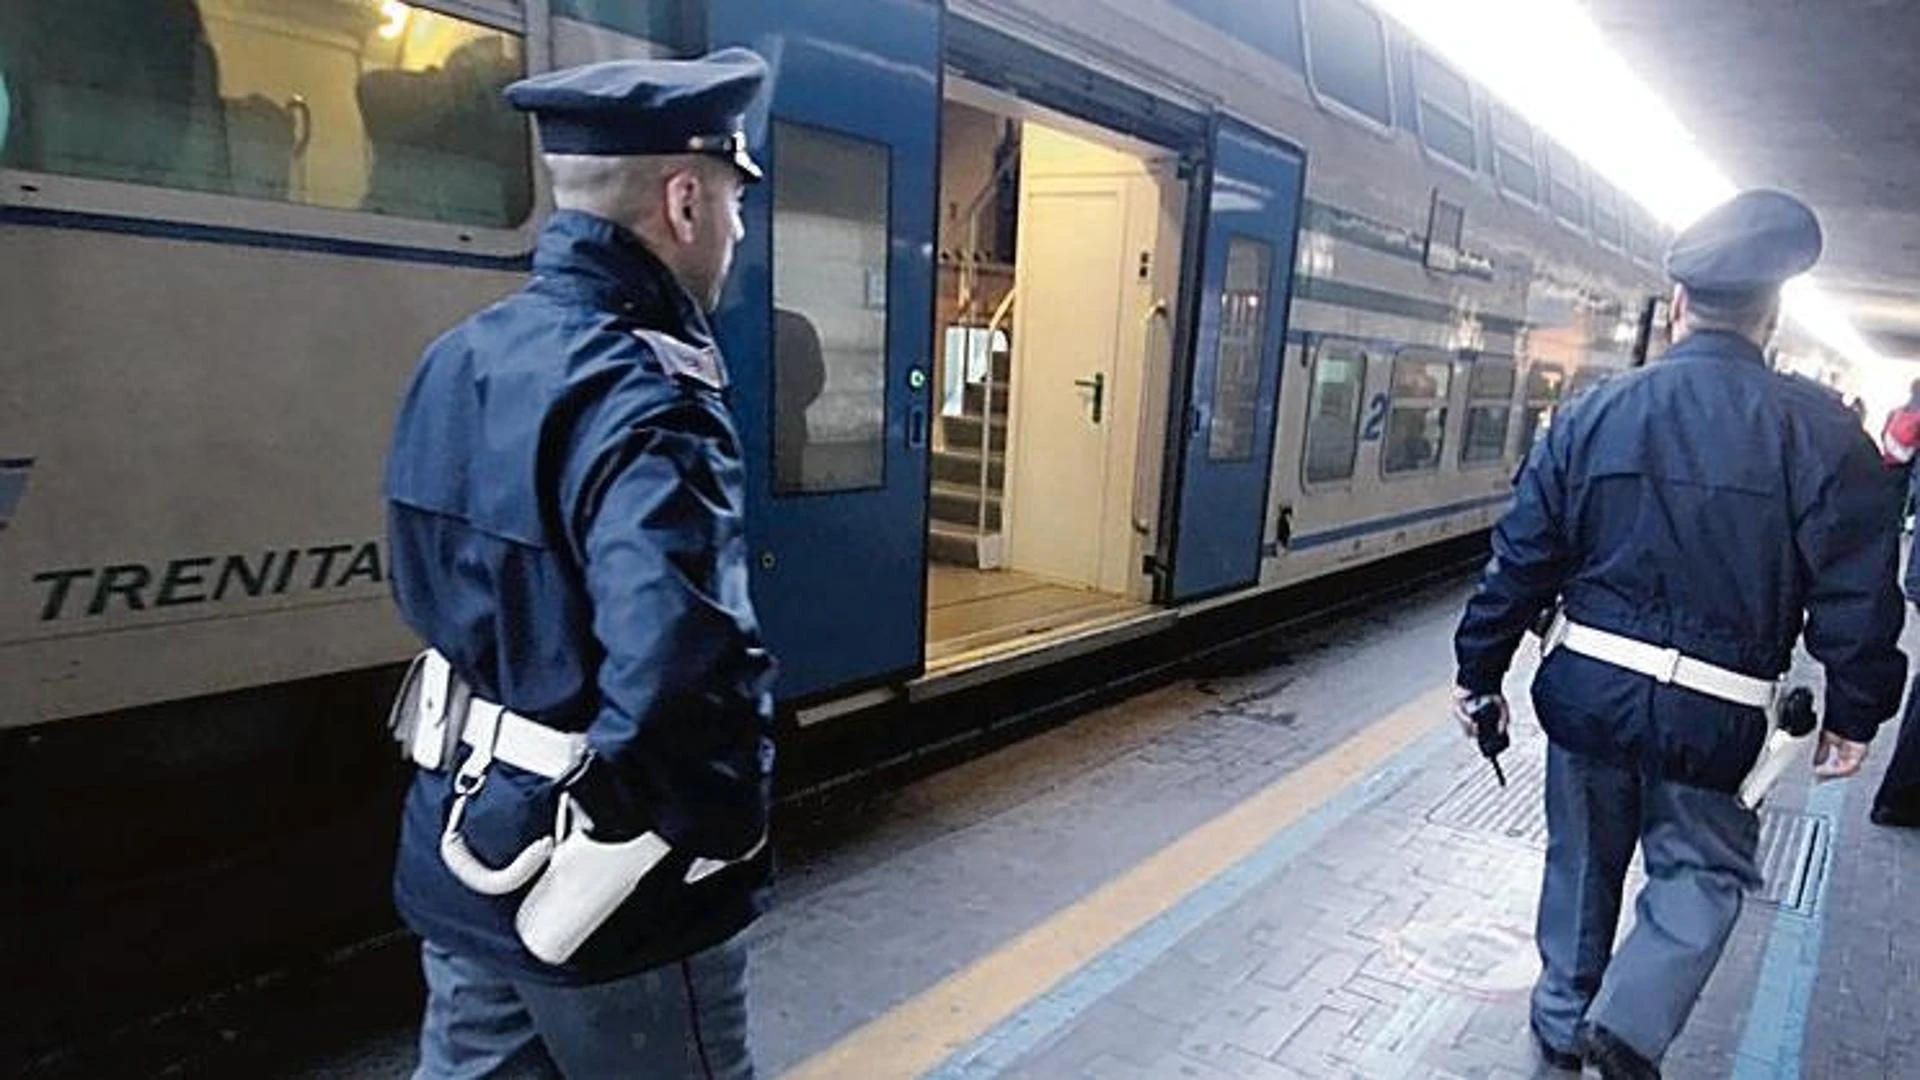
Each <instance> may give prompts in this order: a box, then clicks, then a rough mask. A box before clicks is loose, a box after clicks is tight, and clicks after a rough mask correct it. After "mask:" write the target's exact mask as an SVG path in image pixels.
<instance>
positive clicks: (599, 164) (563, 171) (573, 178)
mask: <svg viewBox="0 0 1920 1080" xmlns="http://www.w3.org/2000/svg"><path fill="white" fill-rule="evenodd" d="M542 160H544V161H545V162H546V165H547V172H548V173H549V174H551V175H552V177H553V205H554V206H555V207H556V208H557V209H560V210H581V211H585V212H586V213H589V214H594V215H596V216H598V217H603V218H606V219H607V220H608V221H614V222H618V223H620V224H622V225H627V226H632V225H634V224H636V223H638V222H641V221H645V220H646V219H648V218H650V217H652V216H653V215H654V214H655V213H656V212H657V211H658V210H659V209H660V202H661V199H662V197H663V195H664V193H665V190H666V183H667V177H669V176H672V175H673V174H674V173H676V172H680V171H681V170H683V169H694V170H702V169H705V168H707V167H708V163H709V162H710V161H711V160H713V159H710V158H707V157H703V156H701V155H698V154H649V155H644V156H641V155H634V156H627V157H617V156H605V157H602V156H595V155H588V154H546V155H543V157H542Z"/></svg>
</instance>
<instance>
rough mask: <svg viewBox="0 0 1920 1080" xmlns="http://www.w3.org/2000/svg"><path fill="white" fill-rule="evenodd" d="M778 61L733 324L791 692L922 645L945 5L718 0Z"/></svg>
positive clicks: (758, 528)
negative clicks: (762, 178) (763, 171)
mask: <svg viewBox="0 0 1920 1080" xmlns="http://www.w3.org/2000/svg"><path fill="white" fill-rule="evenodd" d="M708 10H709V23H708V31H709V38H710V41H711V43H712V45H713V46H714V47H716V48H718V47H721V46H725V45H747V46H750V47H752V48H754V49H755V50H757V51H758V52H759V53H760V54H761V55H762V56H764V57H765V58H766V59H767V62H768V63H769V65H770V66H771V67H772V71H773V76H772V84H771V85H772V91H771V116H770V122H769V123H768V124H767V125H766V128H765V131H764V133H762V132H755V133H753V134H754V136H755V146H756V153H757V154H758V155H759V156H760V158H761V160H762V163H763V164H764V165H765V167H766V170H767V178H766V181H765V182H764V183H762V184H760V185H757V186H756V187H754V188H753V189H752V190H751V191H750V192H749V194H748V197H747V201H746V205H745V219H746V229H747V237H746V240H745V242H744V243H743V244H742V245H741V247H740V250H739V253H738V256H737V258H738V264H737V266H736V269H735V271H734V276H733V280H732V282H731V283H730V286H729V291H728V297H727V302H726V303H725V305H724V306H723V308H722V311H721V312H720V315H719V317H718V320H717V332H718V334H719V336H720V339H721V342H722V344H723V346H724V347H725V348H726V350H727V355H728V357H729V359H730V360H731V362H732V363H733V364H734V366H735V372H734V381H735V389H734V393H735V398H734V406H735V410H736V415H737V416H738V418H739V422H740V428H741V434H742V439H743V441H744V442H745V446H746V452H747V490H748V520H747V534H748V538H749V541H750V543H751V545H752V558H753V566H754V581H753V591H754V599H755V603H756V606H757V608H758V610H759V614H760V618H761V621H762V623H763V625H764V626H765V629H766V632H767V636H768V640H769V643H770V644H771V646H772V648H773V649H774V651H775V652H776V654H777V655H778V657H779V659H780V664H781V670H782V676H781V680H780V684H779V693H780V696H781V697H782V698H783V699H788V700H791V699H795V698H805V697H809V696H817V695H820V694H822V693H825V692H828V691H832V690H838V689H851V688H854V687H857V686H859V685H863V684H875V683H881V682H887V681H895V680H899V679H902V678H907V677H911V676H913V675H916V674H918V673H919V671H920V670H921V665H922V659H923V648H924V646H923V642H924V640H925V618H926V615H925V610H926V609H925V603H924V590H925V588H926V529H927V526H926V519H927V463H928V452H927V409H928V402H929V400H930V392H929V389H928V382H929V378H928V364H927V359H928V356H927V353H928V348H929V345H928V343H929V342H930V341H931V340H932V318H933V274H934V269H933V258H932V237H933V231H934V197H935V190H936V186H937V178H936V173H935V168H936V157H937V150H938V147H937V141H936V140H937V131H938V120H939V110H940V6H939V5H938V4H937V3H935V2H933V0H861V2H859V3H848V2H846V0H712V3H711V4H710V6H709V9H708Z"/></svg>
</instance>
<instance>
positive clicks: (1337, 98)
mask: <svg viewBox="0 0 1920 1080" xmlns="http://www.w3.org/2000/svg"><path fill="white" fill-rule="evenodd" d="M1305 10H1306V26H1307V78H1308V80H1309V81H1310V82H1311V83H1312V84H1313V89H1314V92H1315V93H1317V94H1319V95H1321V96H1322V97H1325V98H1328V99H1329V100H1331V101H1333V102H1335V103H1337V104H1339V105H1343V106H1345V107H1347V108H1349V109H1352V110H1353V111H1354V112H1356V113H1359V114H1360V115H1361V116H1363V117H1365V118H1367V119H1368V120H1371V121H1373V122H1374V123H1377V124H1379V125H1380V126H1382V127H1388V126H1391V125H1392V123H1393V87H1392V85H1391V83H1390V81H1389V79H1388V77H1387V28H1386V26H1385V24H1383V23H1382V22H1381V21H1380V16H1379V15H1377V14H1375V13H1374V12H1373V10H1372V9H1370V8H1368V7H1367V6H1366V5H1365V4H1362V3H1360V0H1306V4H1305Z"/></svg>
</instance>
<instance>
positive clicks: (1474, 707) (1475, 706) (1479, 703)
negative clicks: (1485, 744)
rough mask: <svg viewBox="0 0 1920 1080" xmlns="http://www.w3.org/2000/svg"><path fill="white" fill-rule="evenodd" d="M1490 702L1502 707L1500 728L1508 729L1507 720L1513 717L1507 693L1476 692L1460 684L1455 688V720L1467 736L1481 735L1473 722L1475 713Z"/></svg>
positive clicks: (1475, 736) (1471, 737) (1502, 729)
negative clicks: (1508, 704) (1508, 705)
mask: <svg viewBox="0 0 1920 1080" xmlns="http://www.w3.org/2000/svg"><path fill="white" fill-rule="evenodd" d="M1489 702H1491V703H1493V704H1494V705H1495V706H1497V707H1498V708H1499V709H1500V730H1501V731H1505V730H1507V721H1508V720H1509V719H1510V718H1511V717H1510V714H1509V713H1508V711H1507V698H1506V695H1505V694H1475V693H1473V692H1472V691H1469V690H1464V689H1462V688H1460V687H1458V686H1456V687H1454V688H1453V720H1454V723H1456V724H1459V725H1460V730H1461V731H1462V732H1464V733H1465V734H1466V736H1467V738H1469V739H1473V738H1478V737H1479V734H1480V732H1479V731H1478V730H1477V729H1476V728H1475V727H1474V724H1473V714H1474V713H1475V712H1477V711H1479V710H1480V709H1481V708H1482V707H1484V706H1485V705H1486V704H1487V703H1489Z"/></svg>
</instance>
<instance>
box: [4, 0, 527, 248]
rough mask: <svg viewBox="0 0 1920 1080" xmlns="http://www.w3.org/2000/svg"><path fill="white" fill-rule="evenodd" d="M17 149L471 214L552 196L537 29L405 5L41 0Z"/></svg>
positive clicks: (344, 205) (465, 221) (174, 180)
mask: <svg viewBox="0 0 1920 1080" xmlns="http://www.w3.org/2000/svg"><path fill="white" fill-rule="evenodd" d="M7 33H8V36H9V37H10V38H12V39H13V40H9V41H8V43H7V44H8V45H9V47H10V48H9V57H10V58H9V61H8V63H9V65H10V70H9V71H8V72H7V76H6V78H7V85H8V90H9V94H10V96H11V98H12V109H11V121H12V122H11V124H10V127H11V132H10V135H9V137H8V138H7V140H6V142H5V145H4V146H0V166H3V167H6V168H13V169H21V170H27V171H32V172H39V173H47V174H53V175H60V176H70V177H77V178H81V179H86V180H110V181H118V182H121V183H129V184H141V185H147V186H150V187H160V188H171V189H175V190H181V191H191V192H210V193H214V194H220V195H236V196H241V197H244V198H249V199H263V200H270V201H275V202H285V203H295V204H301V205H306V206H316V207H323V208H327V209H334V210H362V211H369V212H372V213H376V214H385V215H389V216H393V217H401V218H410V219H416V220H424V221H433V222H445V223H451V224H457V225H465V226H480V227H489V228H512V227H514V226H517V225H519V224H520V223H521V222H523V221H524V220H526V218H527V216H528V214H529V213H530V212H531V210H532V206H533V172H532V153H531V142H530V140H529V137H528V129H527V123H526V120H525V118H524V117H523V116H521V115H520V114H518V113H517V112H515V111H514V110H513V109H511V108H509V107H508V106H507V104H506V102H505V101H504V100H503V99H502V98H501V90H502V89H503V88H505V87H506V85H507V84H508V83H510V82H512V81H514V80H515V79H518V78H520V77H521V76H522V75H524V74H525V73H526V50H525V47H524V43H523V42H522V40H521V38H520V36H519V35H517V34H515V33H512V32H509V31H507V30H502V29H499V28H496V27H494V26H490V25H485V24H482V23H480V22H475V21H470V20H468V19H464V18H457V17H455V16H452V15H447V14H442V13H439V12H435V11H431V10H427V9H425V8H422V7H415V6H412V5H408V4H403V3H398V2H396V0H335V2H334V3H330V4H272V5H263V4H257V3H252V2H249V0H198V2H197V3H194V2H186V0H172V2H164V3H163V2H159V0H59V2H54V0H40V2H29V3H24V4H22V5H20V8H19V10H18V11H17V12H16V13H14V15H13V20H12V22H11V24H10V26H9V29H8V31H7Z"/></svg>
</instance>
